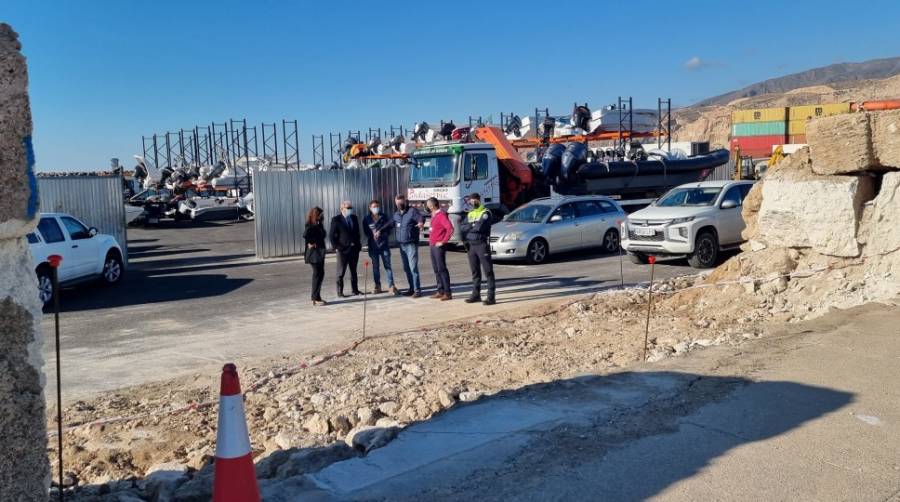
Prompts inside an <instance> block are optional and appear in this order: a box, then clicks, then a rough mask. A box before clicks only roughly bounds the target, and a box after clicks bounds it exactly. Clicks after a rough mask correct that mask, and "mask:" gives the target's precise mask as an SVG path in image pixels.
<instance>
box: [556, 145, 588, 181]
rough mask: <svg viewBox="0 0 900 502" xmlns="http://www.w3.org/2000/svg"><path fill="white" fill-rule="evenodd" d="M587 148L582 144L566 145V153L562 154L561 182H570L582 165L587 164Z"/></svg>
mask: <svg viewBox="0 0 900 502" xmlns="http://www.w3.org/2000/svg"><path fill="white" fill-rule="evenodd" d="M587 150H588V148H587V146H586V145H585V144H584V143H567V144H566V151H565V152H563V154H562V163H561V169H560V172H559V174H560V178H561V179H562V180H563V181H571V180H572V178H574V177H575V172H576V171H577V170H578V168H579V167H581V165H582V164H584V163H585V162H587Z"/></svg>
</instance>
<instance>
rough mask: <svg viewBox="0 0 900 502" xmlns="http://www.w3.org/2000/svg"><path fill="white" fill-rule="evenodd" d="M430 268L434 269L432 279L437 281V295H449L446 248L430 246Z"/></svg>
mask: <svg viewBox="0 0 900 502" xmlns="http://www.w3.org/2000/svg"><path fill="white" fill-rule="evenodd" d="M430 249H431V268H432V269H434V277H435V279H436V280H437V290H438V292H439V293H445V294H448V295H449V294H451V291H450V271H449V270H447V248H445V247H444V246H440V247H438V246H430Z"/></svg>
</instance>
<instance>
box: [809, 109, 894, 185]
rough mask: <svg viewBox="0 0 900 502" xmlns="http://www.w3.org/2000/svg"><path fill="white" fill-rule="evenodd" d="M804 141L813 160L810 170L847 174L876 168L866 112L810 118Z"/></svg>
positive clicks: (868, 115) (818, 172)
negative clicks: (807, 144)
mask: <svg viewBox="0 0 900 502" xmlns="http://www.w3.org/2000/svg"><path fill="white" fill-rule="evenodd" d="M806 141H807V143H809V151H810V153H811V155H812V158H813V159H814V160H815V163H814V165H813V172H815V173H816V174H823V175H834V174H847V173H855V172H860V171H865V170H867V169H870V168H873V167H877V166H878V163H877V162H876V160H875V155H874V152H873V149H872V127H871V122H870V114H868V113H845V114H842V115H832V116H830V117H819V118H815V119H813V120H810V121H809V122H808V123H807V125H806Z"/></svg>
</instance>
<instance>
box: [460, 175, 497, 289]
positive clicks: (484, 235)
mask: <svg viewBox="0 0 900 502" xmlns="http://www.w3.org/2000/svg"><path fill="white" fill-rule="evenodd" d="M469 204H470V205H471V206H472V209H471V210H470V211H469V214H468V215H466V218H464V219H463V221H462V222H461V223H460V226H459V229H460V231H461V232H462V236H463V240H464V241H465V243H466V249H467V251H468V256H469V269H470V270H471V271H472V295H471V296H470V297H468V298H466V303H477V302H480V301H481V278H482V274H481V272H482V270H484V279H485V280H487V298H485V299H484V302H482V303H484V304H485V305H493V304H495V303H497V302H496V300H495V299H494V288H495V285H494V263H493V261H492V260H491V245H490V238H491V212H490V211H488V209H487V208H486V207H484V206H483V205H481V195H479V194H477V193H473V194H472V195H469Z"/></svg>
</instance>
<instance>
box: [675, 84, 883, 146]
mask: <svg viewBox="0 0 900 502" xmlns="http://www.w3.org/2000/svg"><path fill="white" fill-rule="evenodd" d="M897 97H900V75H895V76H893V77H889V78H884V79H877V80H860V81H851V82H845V83H842V84H833V85H815V86H812V87H801V88H798V89H793V90H791V91H788V92H784V93H772V94H761V95H759V96H753V97H749V98H741V99H737V100H734V101H732V102H730V103H728V104H727V105H723V106H719V105H713V106H701V105H694V106H689V107H686V108H680V109H678V110H675V111H674V112H673V113H672V115H673V119H674V122H675V125H674V127H673V131H672V132H673V134H674V137H675V140H676V141H706V140H709V141H710V142H711V143H712V145H713V146H715V147H727V145H728V135H729V131H730V128H731V112H732V111H733V110H739V109H746V108H767V107H776V106H797V105H810V104H817V103H840V102H848V101H854V102H862V101H867V100H876V99H889V98H897Z"/></svg>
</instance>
